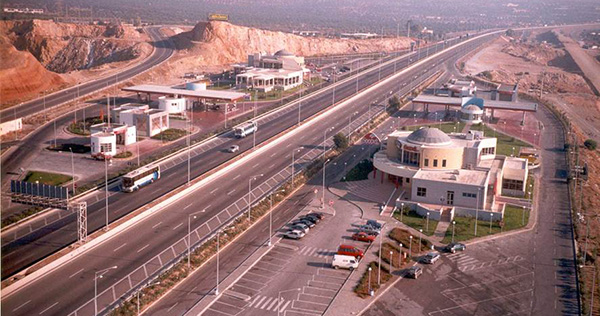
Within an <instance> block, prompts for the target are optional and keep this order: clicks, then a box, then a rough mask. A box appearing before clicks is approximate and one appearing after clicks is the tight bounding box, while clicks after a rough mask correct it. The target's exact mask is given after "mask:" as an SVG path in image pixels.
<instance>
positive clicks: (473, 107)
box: [461, 104, 483, 113]
mask: <svg viewBox="0 0 600 316" xmlns="http://www.w3.org/2000/svg"><path fill="white" fill-rule="evenodd" d="M461 112H471V113H480V112H483V109H481V108H480V107H479V106H477V105H475V104H469V105H467V106H465V107H463V108H462V109H461Z"/></svg>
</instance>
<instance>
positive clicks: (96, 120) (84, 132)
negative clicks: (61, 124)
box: [67, 116, 106, 136]
mask: <svg viewBox="0 0 600 316" xmlns="http://www.w3.org/2000/svg"><path fill="white" fill-rule="evenodd" d="M104 122H106V120H105V119H100V117H99V116H96V117H88V118H86V119H85V122H84V121H77V122H74V123H71V124H69V125H68V126H67V130H68V131H69V132H71V133H73V134H76V135H81V136H89V135H90V127H91V126H92V125H96V124H100V123H104Z"/></svg>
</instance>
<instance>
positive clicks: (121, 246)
mask: <svg viewBox="0 0 600 316" xmlns="http://www.w3.org/2000/svg"><path fill="white" fill-rule="evenodd" d="M125 245H127V243H124V244H122V245H120V246H119V247H117V248H115V250H113V252H116V251H117V250H119V249H121V248H123V247H125Z"/></svg>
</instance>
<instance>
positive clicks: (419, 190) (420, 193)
mask: <svg viewBox="0 0 600 316" xmlns="http://www.w3.org/2000/svg"><path fill="white" fill-rule="evenodd" d="M417 196H422V197H425V196H427V188H417Z"/></svg>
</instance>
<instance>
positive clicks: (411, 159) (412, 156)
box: [402, 151, 421, 166]
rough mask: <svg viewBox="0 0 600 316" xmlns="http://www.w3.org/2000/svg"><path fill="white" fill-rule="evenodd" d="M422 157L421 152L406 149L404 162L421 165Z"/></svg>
mask: <svg viewBox="0 0 600 316" xmlns="http://www.w3.org/2000/svg"><path fill="white" fill-rule="evenodd" d="M420 159H421V154H419V153H416V152H412V151H404V155H402V163H404V164H407V165H412V166H419V160H420Z"/></svg>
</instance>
